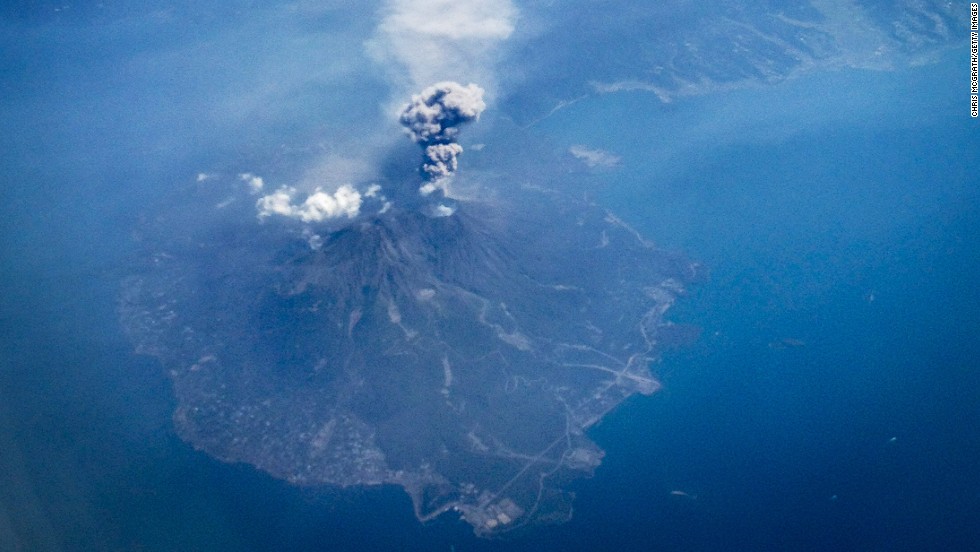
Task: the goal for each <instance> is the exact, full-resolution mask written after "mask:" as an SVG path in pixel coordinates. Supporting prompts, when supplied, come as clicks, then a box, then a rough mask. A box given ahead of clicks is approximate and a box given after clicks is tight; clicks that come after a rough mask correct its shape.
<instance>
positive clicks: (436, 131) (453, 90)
mask: <svg viewBox="0 0 980 552" xmlns="http://www.w3.org/2000/svg"><path fill="white" fill-rule="evenodd" d="M486 107H487V105H486V104H485V103H484V102H483V89H482V88H480V87H479V86H477V85H475V84H468V85H466V86H463V85H461V84H459V83H457V82H451V81H447V82H440V83H437V84H434V85H432V86H430V87H428V88H426V89H425V90H423V91H422V92H421V93H420V94H417V95H415V96H412V102H411V103H409V104H408V105H407V106H405V108H404V109H403V110H402V113H401V116H400V117H399V118H398V120H399V122H401V124H402V125H403V126H404V127H405V128H406V129H407V130H408V133H409V136H411V137H412V140H414V141H415V142H417V143H418V144H419V145H421V146H422V148H423V160H422V175H423V178H424V179H425V181H426V182H425V184H424V185H423V186H422V187H421V188H419V191H420V192H421V193H422V194H423V195H428V194H430V193H432V192H433V191H435V190H437V189H444V188H445V184H444V182H445V180H446V179H447V178H449V177H450V176H452V175H453V173H454V172H456V167H457V166H458V162H457V158H458V157H459V155H460V154H461V153H463V148H462V146H460V145H459V144H457V143H456V137H457V135H458V134H459V127H460V126H461V125H463V124H465V123H468V122H470V121H475V120H477V119H479V118H480V113H482V112H483V110H484V109H486Z"/></svg>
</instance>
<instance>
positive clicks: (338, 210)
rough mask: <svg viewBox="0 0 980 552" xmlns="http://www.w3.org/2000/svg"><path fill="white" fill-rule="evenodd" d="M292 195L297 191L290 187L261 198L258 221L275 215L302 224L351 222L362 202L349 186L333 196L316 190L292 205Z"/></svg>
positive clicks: (257, 204) (340, 188)
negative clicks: (303, 199) (344, 220)
mask: <svg viewBox="0 0 980 552" xmlns="http://www.w3.org/2000/svg"><path fill="white" fill-rule="evenodd" d="M374 193H377V192H376V191H375V192H374ZM295 196H296V189H295V188H292V187H290V186H283V187H281V188H279V189H278V190H276V191H275V192H273V193H271V194H269V195H265V196H262V197H261V198H259V200H258V201H257V202H256V204H255V207H256V209H258V212H259V218H260V219H264V218H268V217H271V216H273V215H278V216H283V217H288V218H293V219H298V220H301V221H303V222H323V221H326V220H330V219H337V218H341V217H347V218H348V219H352V218H354V217H356V216H357V215H358V214H360V212H361V204H362V203H363V198H362V197H361V193H360V192H358V191H357V190H356V189H354V187H353V186H350V185H349V184H345V185H343V186H341V187H339V188H337V190H336V191H335V192H334V193H332V194H330V193H327V192H324V191H323V190H322V189H320V188H317V189H316V190H314V192H313V193H312V194H310V195H308V196H307V197H306V200H305V201H303V202H302V203H299V204H297V203H294V201H293V200H294V199H295Z"/></svg>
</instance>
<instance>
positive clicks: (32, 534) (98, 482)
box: [0, 49, 980, 552]
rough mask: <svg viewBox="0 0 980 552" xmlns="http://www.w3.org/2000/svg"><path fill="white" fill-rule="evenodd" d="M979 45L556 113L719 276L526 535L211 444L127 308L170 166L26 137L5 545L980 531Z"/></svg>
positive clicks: (606, 175) (16, 210)
mask: <svg viewBox="0 0 980 552" xmlns="http://www.w3.org/2000/svg"><path fill="white" fill-rule="evenodd" d="M967 59H968V53H967V52H966V51H964V50H962V49H961V50H957V51H955V52H951V53H949V54H948V55H947V56H945V57H944V58H943V59H942V60H941V61H940V62H939V63H936V64H930V65H926V66H923V67H916V68H912V69H908V70H901V71H898V72H885V73H880V72H866V71H854V70H852V71H841V72H834V73H823V74H816V75H810V76H804V77H801V78H797V79H793V80H791V81H788V82H784V83H781V84H777V85H772V86H768V87H759V88H749V89H744V90H738V91H734V92H727V93H723V94H713V95H710V96H704V97H697V98H691V99H680V100H677V101H675V102H674V103H671V104H661V103H660V102H659V101H658V100H657V99H656V98H655V97H654V96H652V95H648V94H642V93H627V94H618V95H610V96H601V97H598V98H593V99H591V100H586V101H583V102H580V103H578V104H575V105H573V106H571V107H569V108H567V109H565V110H562V111H558V112H556V113H555V114H554V115H552V116H551V117H549V118H548V119H545V120H543V121H541V122H540V123H538V124H537V125H536V126H535V127H533V128H532V129H531V132H537V133H541V134H542V135H543V136H547V137H548V138H549V139H551V140H554V141H556V142H557V143H559V144H567V145H572V144H578V143H585V144H588V145H589V146H591V147H598V148H602V149H604V150H607V151H609V152H612V153H615V154H616V155H619V156H620V157H621V158H622V163H621V166H620V167H619V168H614V169H610V170H608V171H606V172H602V171H599V172H598V173H597V174H596V176H595V177H594V181H595V190H594V199H596V200H597V201H598V202H599V203H601V204H604V205H607V206H609V207H610V208H611V209H612V210H613V211H615V212H616V213H618V214H619V215H620V216H621V217H622V218H623V219H624V220H625V221H627V222H629V223H631V224H633V225H634V226H635V227H636V228H637V229H639V230H640V231H641V232H643V233H644V234H646V235H647V236H649V237H651V238H652V239H653V240H654V241H655V242H657V243H658V244H659V245H660V246H662V247H666V248H668V249H672V250H676V251H680V252H683V253H684V254H686V255H688V256H689V257H691V258H692V259H696V260H698V261H700V262H701V263H702V264H703V265H704V266H705V268H706V269H707V272H708V274H709V276H708V277H707V278H706V279H705V281H704V282H703V283H701V284H700V285H698V286H696V287H694V288H692V289H691V291H690V294H689V295H688V296H687V297H686V298H685V299H684V301H682V302H681V303H679V304H678V305H677V307H676V309H675V310H674V312H673V319H674V320H676V321H678V322H684V323H689V324H696V325H698V326H700V327H701V328H702V336H701V338H700V339H699V341H698V342H697V343H695V344H694V345H692V346H691V347H689V348H685V349H680V350H673V351H668V352H667V353H665V357H664V359H663V361H662V362H661V363H660V364H658V365H657V366H655V371H656V372H657V373H659V375H660V377H661V378H662V380H663V383H664V389H663V390H662V391H661V392H660V393H658V394H656V395H654V396H652V397H638V398H636V399H634V400H631V401H630V402H629V403H627V404H625V405H623V406H622V407H621V408H620V409H618V410H617V411H615V412H614V413H613V414H612V415H610V416H609V418H607V419H606V420H605V421H604V422H603V423H602V424H600V425H599V426H598V427H596V428H595V430H594V431H593V436H594V438H595V439H596V440H597V441H598V442H599V444H600V445H601V446H602V447H603V448H604V449H605V450H606V452H607V455H606V457H605V459H604V461H603V464H602V467H601V468H600V469H599V471H598V473H597V475H596V476H595V477H594V478H593V479H590V480H585V481H581V482H578V483H577V484H576V486H575V491H576V493H577V499H576V502H575V508H576V509H575V517H574V519H573V520H572V521H571V522H570V523H568V524H566V525H562V526H556V527H544V528H540V529H536V530H534V531H531V532H528V533H526V534H523V535H521V536H520V537H519V538H514V539H506V540H499V541H481V540H477V539H475V538H474V537H473V536H472V534H471V530H470V528H469V527H468V526H466V525H465V524H463V523H460V522H456V521H454V520H451V519H449V518H448V517H447V518H445V519H441V520H438V521H436V522H434V523H431V524H428V525H425V526H422V525H420V524H418V523H417V522H416V520H415V519H414V517H413V515H412V513H411V506H410V503H409V500H408V498H407V496H405V495H404V493H402V492H401V491H400V490H399V489H394V488H384V489H368V490H359V491H358V490H355V491H329V490H328V491H311V490H303V489H297V488H293V487H290V486H288V485H285V484H283V483H281V482H279V481H276V480H273V479H271V478H270V477H268V476H266V475H264V474H261V473H258V472H256V471H254V470H252V469H250V468H248V467H245V466H229V465H225V464H221V463H219V462H216V461H214V460H212V459H210V458H208V457H207V456H205V455H204V454H202V453H198V452H195V451H193V450H192V449H191V448H190V447H188V446H187V445H185V444H184V443H182V442H181V441H180V440H179V439H178V438H177V437H176V436H175V434H174V432H173V429H172V427H171V423H170V414H171V412H172V410H173V407H174V401H173V398H172V396H171V392H170V388H169V382H168V381H167V379H166V378H165V376H164V374H163V371H162V370H161V369H160V367H159V365H158V364H157V363H156V362H155V361H154V360H153V359H150V358H145V357H140V356H137V355H135V354H134V353H133V352H132V346H131V344H130V343H129V342H128V341H127V340H126V338H125V336H124V335H122V333H121V331H120V328H119V327H118V323H117V318H116V312H115V301H116V296H117V293H118V287H117V286H118V281H119V279H120V278H121V277H122V276H123V275H124V274H120V273H119V272H118V270H116V269H114V268H113V267H116V266H120V265H121V264H122V263H123V261H124V260H125V258H126V256H127V255H128V254H129V252H128V249H127V248H128V247H130V245H129V244H130V239H129V234H128V232H129V229H131V228H134V227H136V226H137V224H138V220H136V219H137V214H135V212H133V211H130V210H128V209H126V208H124V207H123V206H121V204H122V203H124V202H126V201H134V200H136V199H138V198H139V197H141V194H142V193H144V192H143V190H142V188H141V186H142V184H141V181H140V178H141V177H143V176H145V175H141V174H140V173H138V172H134V171H133V170H132V165H131V164H126V163H122V164H120V166H121V167H122V168H120V169H118V171H119V172H117V173H113V172H112V170H111V168H108V169H107V167H109V166H110V164H108V163H99V164H98V165H96V166H91V167H89V168H88V169H86V168H85V167H86V164H85V163H84V162H82V161H84V157H85V152H84V151H72V149H71V148H70V147H68V146H66V145H65V144H59V143H43V142H42V143H35V144H33V147H34V149H32V144H30V143H26V142H25V141H18V140H16V139H15V138H5V139H4V140H5V144H6V146H7V151H9V152H11V153H12V154H13V156H12V157H11V161H10V162H9V163H8V164H7V174H6V175H4V176H3V182H4V186H3V189H2V190H0V199H2V211H0V229H2V235H3V236H4V242H3V245H2V246H0V247H2V249H0V251H2V255H3V260H4V264H3V272H2V273H0V278H2V282H3V293H2V294H0V338H2V347H3V349H2V356H0V363H2V364H0V397H2V400H0V451H3V452H2V453H0V470H2V472H3V474H4V475H2V476H0V482H2V483H3V486H2V487H0V507H2V508H4V509H5V511H3V512H0V520H4V524H7V523H13V524H14V525H15V526H14V527H11V526H10V525H6V526H3V525H0V544H2V543H8V542H13V541H12V540H4V539H5V538H8V539H9V537H10V535H12V534H13V533H14V532H16V533H17V534H19V535H21V537H22V538H23V536H24V535H27V536H28V538H27V541H28V542H30V543H31V546H29V547H28V548H25V549H29V550H146V551H165V550H202V551H203V550H207V551H244V550H296V551H302V550H309V551H314V550H444V551H449V550H455V551H459V552H462V551H466V550H664V551H681V550H691V551H742V550H744V551H751V550H860V551H877V550H881V551H896V550H919V551H921V550H937V551H939V550H943V551H955V550H977V549H980V545H978V544H977V543H980V469H977V468H978V459H980V430H978V427H980V400H978V397H980V361H978V359H980V346H978V338H977V336H980V309H978V306H980V290H978V286H977V281H978V280H977V274H978V272H980V190H978V186H977V183H978V182H980V178H978V175H980V147H978V146H980V138H978V136H980V135H978V132H980V126H978V123H977V120H975V119H970V118H969V115H968V107H969V106H968V101H969V98H968V95H967V93H966V91H965V90H966V86H965V85H966V79H967V70H966V69H967V67H968V66H967V64H966V63H967V62H966V60H967ZM608 121H616V124H615V125H610V124H604V123H607V122H608ZM90 138H93V137H90ZM94 138H97V137H94ZM51 152H57V153H59V154H63V155H64V157H62V158H59V159H51V158H50V157H48V156H49V154H50V153H51ZM144 169H145V170H147V171H150V172H152V171H153V170H154V168H153V167H149V168H146V167H144ZM123 185H125V186H129V187H130V188H129V191H128V192H127V193H125V194H120V193H118V189H117V187H118V186H123ZM147 194H148V195H152V194H149V193H148V192H147ZM52 204H53V205H55V208H49V209H42V208H40V207H41V206H44V205H52ZM22 542H23V541H22Z"/></svg>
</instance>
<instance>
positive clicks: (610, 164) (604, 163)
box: [568, 145, 623, 169]
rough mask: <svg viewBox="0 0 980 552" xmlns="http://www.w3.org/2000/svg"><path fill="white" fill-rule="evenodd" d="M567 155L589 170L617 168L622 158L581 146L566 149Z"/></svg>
mask: <svg viewBox="0 0 980 552" xmlns="http://www.w3.org/2000/svg"><path fill="white" fill-rule="evenodd" d="M568 153H571V154H572V156H573V157H575V158H576V159H578V160H580V161H582V162H583V163H585V164H586V165H588V166H589V167H591V168H603V169H610V168H614V167H618V166H619V165H620V164H621V163H622V161H623V158H622V157H620V156H618V155H613V154H611V153H609V152H607V151H603V150H601V149H592V148H588V147H586V146H581V145H576V146H572V147H570V148H568Z"/></svg>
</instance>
